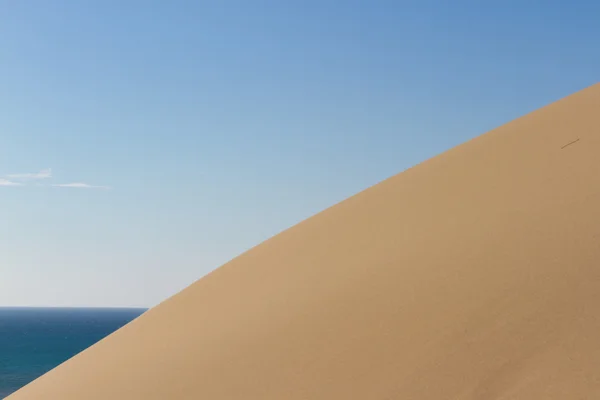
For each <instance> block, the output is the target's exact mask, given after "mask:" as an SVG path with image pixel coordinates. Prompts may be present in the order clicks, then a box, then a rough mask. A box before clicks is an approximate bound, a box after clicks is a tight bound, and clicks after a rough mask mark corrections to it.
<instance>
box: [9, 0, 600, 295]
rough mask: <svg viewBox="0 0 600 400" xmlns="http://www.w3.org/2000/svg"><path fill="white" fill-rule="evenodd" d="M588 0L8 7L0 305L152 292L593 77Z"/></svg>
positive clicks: (179, 283)
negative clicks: (568, 0)
mask: <svg viewBox="0 0 600 400" xmlns="http://www.w3.org/2000/svg"><path fill="white" fill-rule="evenodd" d="M598 15H600V2H595V1H575V0H574V1H571V2H565V1H551V0H548V1H504V2H483V1H454V2H448V1H445V0H437V1H427V0H419V1H410V2H408V1H404V2H403V1H378V0H373V1H353V0H348V1H342V0H335V1H334V0H318V1H316V0H314V1H313V0H306V1H292V0H290V1H279V0H277V1H276V0H272V1H260V0H257V1H252V2H251V1H246V0H239V1H228V0H219V1H182V0H173V1H158V0H154V1H152V0H144V1H141V0H127V1H123V0H95V1H85V2H84V1H80V2H77V1H69V0H55V1H52V2H50V1H44V0H26V1H2V2H0V306H111V307H112V306H127V307H151V306H154V305H156V304H157V303H159V302H161V301H163V300H164V299H166V298H168V297H169V296H171V295H173V294H175V293H176V292H178V291H179V290H181V289H183V288H185V287H186V286H188V285H189V284H191V283H193V282H194V281H195V280H197V279H199V278H201V277H202V276H204V275H205V274H207V273H208V272H210V271H211V270H213V269H215V268H217V267H219V266H220V265H222V264H223V263H225V262H227V261H228V260H230V259H232V258H234V257H235V256H237V255H239V254H240V253H242V252H244V251H246V250H247V249H249V248H251V247H253V246H255V245H257V244H259V243H260V242H262V241H263V240H265V239H267V238H269V237H271V236H273V235H275V234H277V233H278V232H281V231H282V230H285V229H286V228H288V227H291V226H293V225H294V224H296V223H298V222H300V221H301V220H303V219H305V218H307V217H309V216H311V215H313V214H315V213H317V212H319V211H321V210H323V209H325V208H327V207H329V206H332V205H334V204H336V203H337V202H339V201H341V200H343V199H345V198H346V197H348V196H351V195H353V194H355V193H357V192H359V191H361V190H363V189H365V188H367V187H369V186H371V185H373V184H376V183H378V182H380V181H382V180H384V179H386V178H388V177H390V176H392V175H394V174H396V173H399V172H401V171H403V170H405V169H406V168H409V167H411V166H413V165H415V164H417V163H419V162H421V161H424V160H425V159H427V158H430V157H432V156H434V155H436V154H439V153H441V152H443V151H444V150H447V149H449V148H451V147H453V146H455V145H457V144H460V143H462V142H464V141H466V140H468V139H471V138H473V137H475V136H478V135H480V134H482V133H484V132H486V131H488V130H490V129H493V128H495V127H497V126H499V125H501V124H503V123H505V122H508V121H510V120H512V119H514V118H517V117H519V116H521V115H524V114H526V113H528V112H530V111H533V110H535V109H537V108H539V107H542V106H544V105H546V104H548V103H550V102H553V101H555V100H558V99H560V98H561V97H564V96H566V95H569V94H571V93H573V92H575V91H578V90H580V89H583V88H585V87H587V86H590V85H592V84H594V83H596V82H597V81H598V74H599V72H598V71H600V50H598V43H600V24H598V23H597V16H598Z"/></svg>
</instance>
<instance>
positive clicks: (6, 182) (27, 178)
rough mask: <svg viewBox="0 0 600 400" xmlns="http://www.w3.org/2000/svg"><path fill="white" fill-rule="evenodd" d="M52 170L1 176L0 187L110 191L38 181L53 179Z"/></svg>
mask: <svg viewBox="0 0 600 400" xmlns="http://www.w3.org/2000/svg"><path fill="white" fill-rule="evenodd" d="M51 178H52V169H50V168H47V169H43V170H41V171H40V172H34V173H20V174H8V175H4V176H2V175H0V186H28V185H35V186H41V187H44V186H45V187H57V188H73V189H103V190H109V189H111V187H110V186H101V185H91V184H89V183H83V182H72V183H54V184H44V183H41V182H38V181H42V180H46V179H51Z"/></svg>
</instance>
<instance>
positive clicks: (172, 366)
mask: <svg viewBox="0 0 600 400" xmlns="http://www.w3.org/2000/svg"><path fill="white" fill-rule="evenodd" d="M165 267H167V266H165ZM107 295H108V294H107ZM599 398H600V84H596V85H594V86H592V87H589V88H587V89H585V90H583V91H581V92H578V93H576V94H574V95H572V96H569V97H567V98H565V99H562V100H560V101H558V102H555V103H552V104H550V105H548V106H546V107H544V108H542V109H540V110H537V111H535V112H533V113H531V114H528V115H526V116H524V117H522V118H519V119H517V120H515V121H513V122H510V123H508V124H506V125H504V126H501V127H500V128H497V129H495V130H493V131H491V132H489V133H486V134H484V135H482V136H480V137H478V138H476V139H474V140H471V141H469V142H467V143H464V144H462V145H460V146H458V147H455V148H453V149H451V150H449V151H447V152H445V153H443V154H441V155H439V156H437V157H434V158H432V159H430V160H428V161H426V162H424V163H421V164H419V165H417V166H415V167H413V168H411V169H409V170H407V171H404V172H402V173H400V174H398V175H396V176H394V177H392V178H390V179H388V180H386V181H384V182H382V183H380V184H378V185H375V186H373V187H371V188H369V189H367V190H365V191H363V192H361V193H359V194H357V195H356V196H353V197H351V198H349V199H347V200H345V201H343V202H341V203H340V204H337V205H335V206H333V207H331V208H329V209H327V210H325V211H323V212H322V213H319V214H317V215H316V216H314V217H311V218H309V219H307V220H305V221H303V222H302V223H300V224H298V225H296V226H294V227H292V228H290V229H288V230H287V231H284V232H283V233H281V234H279V235H277V236H275V237H273V238H271V239H270V240H267V241H266V242H264V243H262V244H260V245H258V246H257V247H255V248H253V249H251V250H250V251H248V252H246V253H244V254H242V255H241V256H239V257H237V258H235V259H233V260H232V261H230V262H229V263H227V264H225V265H224V266H222V267H221V268H218V269H217V270H215V271H214V272H212V273H210V274H209V275H207V276H206V277H204V278H202V279H200V280H199V281H197V282H196V283H194V284H193V285H191V286H190V287H188V288H187V289H186V290H184V291H182V292H180V293H179V294H177V295H175V296H174V297H172V298H170V299H168V300H167V301H165V302H164V303H162V304H160V305H159V306H157V307H155V308H153V309H151V310H149V311H148V312H147V313H145V314H144V315H143V316H142V317H140V318H139V319H137V320H135V321H134V322H132V323H130V324H129V325H127V326H126V327H124V328H123V329H121V330H119V331H117V332H116V333H114V334H113V335H111V336H109V337H108V338H106V339H105V340H103V341H101V342H100V343H98V344H97V345H95V346H92V347H91V348H90V349H88V350H86V351H84V352H83V353H81V354H80V355H78V356H76V357H74V358H73V359H71V360H69V361H67V362H66V363H64V364H63V365H61V366H59V367H58V368H56V369H55V370H53V371H51V372H49V373H48V374H46V375H44V376H43V377H41V378H40V379H38V380H37V381H35V382H33V383H32V384H30V385H28V386H26V387H25V388H23V389H22V390H20V391H19V392H17V393H16V394H15V395H13V396H11V397H10V398H9V399H10V400H30V399H61V400H71V399H73V400H75V399H76V400H83V399H85V400H106V399H139V400H154V399H160V400H165V399H210V400H236V399H239V400H284V399H289V400H299V399H303V400H304V399H311V400H317V399H318V400H320V399H323V400H331V399H340V400H342V399H343V400H348V399H360V400H365V399H369V400H375V399H377V400H383V399H422V400H429V399H436V400H438V399H444V400H450V399H470V400H471V399H485V400H492V399H523V400H531V399H544V400H551V399H573V400H574V399H599Z"/></svg>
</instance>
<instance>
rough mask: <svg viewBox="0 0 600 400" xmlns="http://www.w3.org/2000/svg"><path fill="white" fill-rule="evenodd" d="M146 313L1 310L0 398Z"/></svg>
mask: <svg viewBox="0 0 600 400" xmlns="http://www.w3.org/2000/svg"><path fill="white" fill-rule="evenodd" d="M144 311H145V310H139V309H83V308H82V309H77V308H72V309H67V308H62V309H61V308H0V399H3V398H4V397H6V396H8V395H9V394H11V393H13V392H14V391H16V390H17V389H19V388H21V387H23V386H25V385H26V384H28V383H29V382H31V381H33V380H34V379H36V378H37V377H39V376H41V375H43V374H44V373H45V372H47V371H49V370H51V369H52V368H54V367H56V366H58V365H59V364H61V363H62V362H64V361H66V360H67V359H69V358H71V357H72V356H74V355H75V354H77V353H79V352H81V351H82V350H84V349H86V348H87V347H89V346H91V345H92V344H94V343H96V342H97V341H99V340H100V339H102V338H104V337H105V336H107V335H109V334H110V333H112V332H114V331H115V330H117V329H119V328H120V327H122V326H123V325H125V324H127V323H128V322H130V321H131V320H133V319H134V318H136V317H138V316H139V315H141V314H142V313H143V312H144Z"/></svg>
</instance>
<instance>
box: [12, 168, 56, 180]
mask: <svg viewBox="0 0 600 400" xmlns="http://www.w3.org/2000/svg"><path fill="white" fill-rule="evenodd" d="M6 177H7V178H8V179H11V180H16V181H31V180H39V179H49V178H52V169H50V168H48V169H43V170H41V171H40V172H34V173H24V174H10V175H7V176H6Z"/></svg>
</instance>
